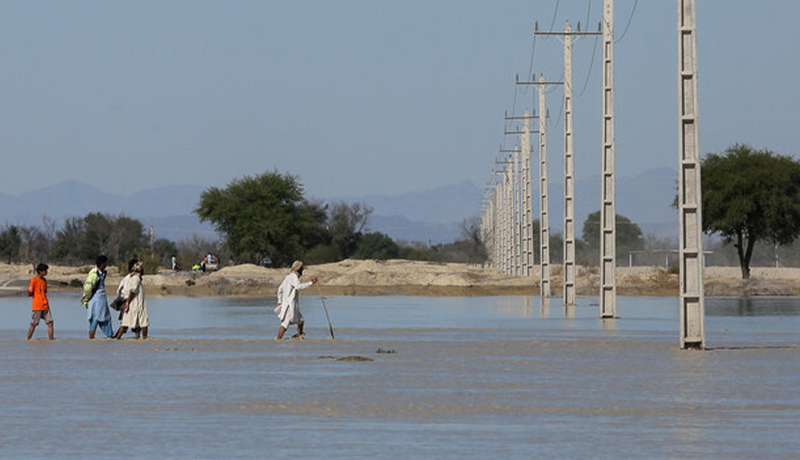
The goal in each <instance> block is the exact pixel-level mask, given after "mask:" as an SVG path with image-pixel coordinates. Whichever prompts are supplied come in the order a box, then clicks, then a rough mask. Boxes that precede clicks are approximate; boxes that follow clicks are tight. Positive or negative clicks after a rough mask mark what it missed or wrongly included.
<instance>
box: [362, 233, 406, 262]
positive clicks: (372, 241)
mask: <svg viewBox="0 0 800 460" xmlns="http://www.w3.org/2000/svg"><path fill="white" fill-rule="evenodd" d="M353 257H355V258H356V259H377V260H388V259H397V258H398V257H400V247H399V246H398V245H397V243H395V242H394V240H392V239H391V238H390V237H389V236H388V235H384V234H383V233H380V232H370V233H366V234H364V235H362V236H361V238H360V239H359V241H358V247H357V248H356V251H355V254H353Z"/></svg>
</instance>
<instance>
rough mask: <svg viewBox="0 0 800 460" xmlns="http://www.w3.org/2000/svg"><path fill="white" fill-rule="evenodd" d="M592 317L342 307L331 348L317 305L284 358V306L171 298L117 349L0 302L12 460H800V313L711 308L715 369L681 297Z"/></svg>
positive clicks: (59, 308) (523, 308)
mask: <svg viewBox="0 0 800 460" xmlns="http://www.w3.org/2000/svg"><path fill="white" fill-rule="evenodd" d="M578 301H579V305H578V306H577V308H575V309H572V310H571V311H565V310H564V308H563V306H562V305H561V303H560V302H561V299H553V300H552V301H551V303H550V304H549V305H545V306H542V305H541V304H540V301H539V299H538V298H535V297H533V298H532V297H478V298H427V297H330V298H328V299H327V301H326V303H327V306H328V311H329V313H330V316H331V320H332V321H333V326H334V328H335V334H336V340H330V339H328V328H327V322H326V320H325V316H324V312H323V310H322V306H321V302H320V299H319V298H317V297H312V296H304V297H303V298H302V299H301V309H302V310H303V313H304V315H305V317H306V320H307V324H308V325H309V326H310V327H309V330H308V334H309V339H308V340H304V341H298V340H284V341H281V342H276V341H273V340H272V337H273V336H274V334H275V332H276V328H277V320H276V318H275V317H274V315H272V314H271V310H272V307H273V306H274V300H261V299H226V298H154V299H150V300H148V305H149V313H150V318H151V322H152V330H151V335H152V337H153V338H152V339H150V340H147V341H135V340H133V339H129V340H123V341H121V342H116V341H112V340H105V339H102V340H94V341H89V340H87V339H85V335H86V332H85V327H86V324H85V323H86V320H85V310H84V309H83V308H82V307H81V306H80V305H79V303H78V299H77V297H73V296H68V295H53V296H51V303H52V305H53V315H54V317H55V330H56V338H57V340H55V341H53V342H50V341H48V340H46V336H47V334H46V327H45V326H44V324H41V325H40V326H39V328H38V329H37V331H36V335H35V337H34V339H35V340H32V341H30V342H27V341H25V340H24V336H25V332H26V329H27V323H28V319H29V317H30V304H29V302H30V301H29V299H27V298H0V458H3V459H5V458H9V459H11V458H23V457H24V458H31V459H38V458H41V459H44V458H60V459H94V458H98V459H99V458H103V459H106V458H110V457H112V456H121V457H127V458H146V459H220V458H236V459H260V458H279V457H280V458H288V457H289V456H295V457H297V456H299V457H301V458H329V459H355V458H364V459H366V458H369V459H419V458H453V459H456V458H457V459H464V458H475V459H478V458H480V459H485V458H545V456H547V457H551V458H593V459H619V458H647V459H672V458H676V459H677V458H680V459H687V458H688V459H695V458H703V459H765V458H769V459H789V458H800V440H798V436H797V433H800V384H798V378H800V299H798V298H753V299H738V298H709V299H707V300H706V314H707V316H706V345H707V347H708V349H707V350H705V351H681V350H679V349H678V307H677V305H678V301H677V299H675V298H628V297H620V298H619V299H618V305H617V312H618V314H619V318H617V319H614V320H600V319H598V312H599V307H598V306H597V304H596V302H597V299H596V298H579V300H578ZM98 335H101V334H100V333H99V332H98ZM353 357H360V358H367V359H370V360H371V361H365V360H355V359H356V358H353ZM338 358H346V359H347V360H341V359H338Z"/></svg>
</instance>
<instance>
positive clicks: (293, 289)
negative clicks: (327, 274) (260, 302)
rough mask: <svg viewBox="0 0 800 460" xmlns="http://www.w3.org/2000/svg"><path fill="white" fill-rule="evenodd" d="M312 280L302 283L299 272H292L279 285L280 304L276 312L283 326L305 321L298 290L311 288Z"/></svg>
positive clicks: (286, 326)
mask: <svg viewBox="0 0 800 460" xmlns="http://www.w3.org/2000/svg"><path fill="white" fill-rule="evenodd" d="M313 284H314V283H312V282H311V281H309V282H307V283H301V282H300V277H298V276H297V273H295V272H291V273H289V274H288V275H286V278H284V279H283V282H282V283H281V285H280V286H278V306H277V307H275V314H276V315H278V319H280V320H281V326H283V327H284V328H288V327H289V325H291V324H300V323H302V322H303V315H302V314H301V313H300V308H299V304H300V301H299V298H298V297H299V296H298V294H297V291H300V290H302V289H306V288H309V287H311V286H312V285H313Z"/></svg>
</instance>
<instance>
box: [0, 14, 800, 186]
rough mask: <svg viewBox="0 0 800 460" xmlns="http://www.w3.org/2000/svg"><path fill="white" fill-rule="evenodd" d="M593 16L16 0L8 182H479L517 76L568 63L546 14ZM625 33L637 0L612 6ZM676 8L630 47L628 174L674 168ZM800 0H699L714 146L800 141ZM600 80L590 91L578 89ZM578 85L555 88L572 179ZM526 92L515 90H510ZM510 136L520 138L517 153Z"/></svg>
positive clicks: (0, 152)
mask: <svg viewBox="0 0 800 460" xmlns="http://www.w3.org/2000/svg"><path fill="white" fill-rule="evenodd" d="M557 3H558V10H557V14H555V29H557V30H558V29H563V26H564V23H565V21H566V20H570V22H571V23H573V24H575V23H576V22H577V21H581V22H582V23H584V26H583V27H584V29H585V28H586V26H585V22H586V17H587V14H588V16H589V17H590V20H589V23H590V24H591V28H592V29H594V28H596V25H597V23H598V21H599V20H600V15H601V7H602V0H594V1H591V2H590V1H588V0H561V1H560V2H557V1H556V0H526V1H523V0H507V1H496V2H495V1H492V2H490V1H484V0H449V1H444V0H441V1H435V0H431V1H410V0H408V1H401V0H392V1H388V0H386V1H374V0H373V1H367V0H360V1H355V0H339V1H329V0H325V1H311V0H305V1H303V0H300V1H235V2H229V1H162V0H159V1H141V0H137V1H127V2H119V1H106V0H102V1H101V0H97V1H68V2H63V1H25V2H17V1H7V0H3V1H2V2H0V66H1V67H2V70H1V71H0V164H1V165H2V166H0V170H1V171H2V181H0V193H6V194H19V193H22V192H26V191H30V190H33V189H37V188H40V187H42V186H46V185H52V184H55V183H58V182H61V181H64V180H79V181H83V182H87V183H94V184H95V185H97V186H98V187H100V188H101V189H104V190H108V191H114V192H118V193H124V194H127V193H131V192H134V191H138V190H142V189H147V188H153V187H159V186H165V185H170V184H208V185H224V184H226V183H227V182H229V181H230V180H231V179H233V178H235V177H239V176H242V175H246V174H254V173H261V172H264V171H268V170H272V169H273V168H277V169H278V170H279V171H282V172H291V173H295V174H298V175H299V176H300V178H301V180H302V182H303V183H304V184H305V186H306V190H307V192H308V194H309V195H311V196H315V197H320V198H325V197H328V196H345V195H363V194H371V193H389V194H396V193H402V192H407V191H418V190H425V189H430V188H434V187H437V186H441V185H445V184H452V183H457V182H462V181H464V180H470V181H473V182H474V183H476V184H478V185H480V186H482V185H484V184H485V183H486V182H487V181H488V180H489V178H490V171H491V168H492V166H493V161H494V158H495V156H496V152H497V149H498V146H499V144H500V143H501V142H502V141H503V135H502V132H503V120H502V116H503V112H504V111H506V110H508V111H509V112H511V111H512V109H514V108H516V112H517V113H521V112H522V110H523V109H524V108H525V107H529V106H531V102H532V98H531V92H530V90H528V91H526V92H522V91H518V92H517V94H516V98H515V91H514V85H513V80H514V76H515V74H517V73H519V74H520V75H521V78H523V79H524V78H527V76H528V72H529V69H530V68H531V54H532V50H533V54H534V62H533V66H532V67H533V70H534V73H539V72H543V73H545V74H546V76H547V77H548V79H551V78H553V79H556V78H560V77H561V75H562V68H563V67H562V66H563V61H562V49H563V47H562V45H561V44H560V43H559V42H558V41H557V39H555V38H550V39H547V40H545V39H543V38H541V37H539V38H537V39H536V41H535V47H534V46H533V44H534V42H533V36H532V32H533V24H534V20H538V21H539V24H540V28H541V29H549V27H550V24H551V22H552V21H553V18H554V13H556V4H557ZM615 3H616V36H617V39H618V40H619V39H620V37H621V36H622V33H623V31H624V29H625V24H626V22H627V20H628V18H629V16H630V13H631V10H632V8H633V6H634V3H635V2H634V0H617V1H616V2H615ZM676 9H677V7H676V2H675V1H674V0H658V1H653V0H642V1H640V2H638V5H637V7H636V14H635V16H634V17H633V21H632V23H631V25H630V28H629V30H628V31H627V34H626V35H625V36H624V37H623V38H622V39H621V41H619V43H617V46H616V48H615V57H616V109H617V119H616V125H617V166H618V168H617V169H618V174H621V175H631V174H636V173H638V172H641V171H644V170H647V169H651V168H656V167H669V168H673V169H674V168H676V165H677V159H676V149H677V147H676V145H677V140H676V137H677V121H676V120H677V102H676V93H677V89H676V88H677V77H676V55H677V51H676V43H677V34H676ZM798 12H800V3H798V2H797V1H792V0H763V1H750V0H698V16H699V17H698V21H699V26H698V54H699V60H700V61H699V66H700V72H699V82H700V129H701V138H700V143H701V148H702V150H703V152H708V151H720V150H722V149H724V148H725V147H727V146H728V145H730V144H732V143H734V142H746V143H750V144H752V145H754V146H756V147H769V148H771V149H773V150H775V151H777V152H779V153H784V154H792V155H794V154H797V153H800V152H798V150H799V149H798V116H797V112H796V110H797V105H798V102H799V101H800V89H798V84H797V83H796V82H795V80H796V79H797V77H798V75H800V52H798V50H797V47H798V45H800V27H798V24H797V20H798V17H800V16H798ZM594 50H595V39H594V38H584V39H582V40H581V41H580V42H578V43H577V44H576V45H575V53H574V68H575V70H574V86H575V91H576V99H575V104H574V105H575V117H576V119H575V130H576V131H575V139H576V144H575V145H576V174H577V175H578V176H579V177H580V176H585V175H589V174H595V173H596V171H597V170H599V164H600V159H599V151H600V150H599V147H598V144H599V139H600V102H599V97H598V96H599V93H600V84H601V81H600V72H599V65H600V47H599V46H598V47H597V49H596V53H597V54H596V56H595V58H594V66H593V71H592V73H591V78H590V79H589V80H588V85H587V86H586V90H585V91H583V88H584V82H587V73H588V72H589V69H590V63H591V62H592V55H593V51H594ZM580 93H583V94H582V95H581V96H580V97H578V94H580ZM561 97H562V96H561V91H560V90H557V91H554V92H552V93H550V95H549V96H548V106H549V108H550V113H551V117H552V118H551V120H550V125H551V135H550V148H549V151H550V157H551V159H552V160H551V162H552V168H551V171H550V174H551V177H552V178H553V179H556V177H557V176H558V175H559V174H561V164H560V152H561V147H562V141H561V129H562V126H563V122H561V120H560V119H559V115H560V114H561V113H562V111H561ZM515 100H516V103H515ZM515 142H516V140H515V139H507V140H506V146H512V145H514V144H515Z"/></svg>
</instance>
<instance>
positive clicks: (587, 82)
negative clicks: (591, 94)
mask: <svg viewBox="0 0 800 460" xmlns="http://www.w3.org/2000/svg"><path fill="white" fill-rule="evenodd" d="M599 38H600V37H594V49H592V60H591V62H590V63H589V72H587V73H586V80H584V82H583V89H582V90H581V92H580V94H578V97H581V96H583V93H584V92H586V87H587V86H589V78H590V77H591V76H592V70H593V69H594V58H595V56H596V55H597V40H598V39H599Z"/></svg>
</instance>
